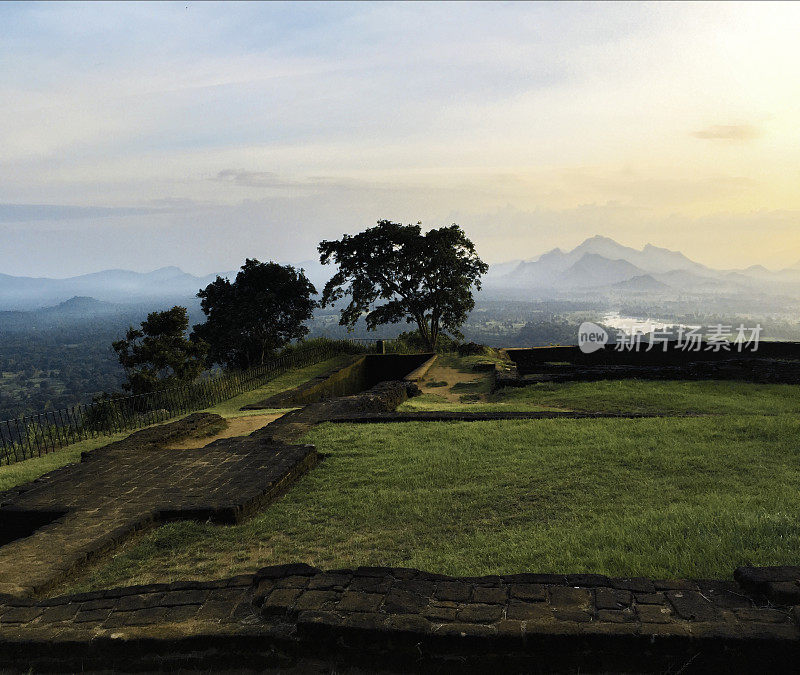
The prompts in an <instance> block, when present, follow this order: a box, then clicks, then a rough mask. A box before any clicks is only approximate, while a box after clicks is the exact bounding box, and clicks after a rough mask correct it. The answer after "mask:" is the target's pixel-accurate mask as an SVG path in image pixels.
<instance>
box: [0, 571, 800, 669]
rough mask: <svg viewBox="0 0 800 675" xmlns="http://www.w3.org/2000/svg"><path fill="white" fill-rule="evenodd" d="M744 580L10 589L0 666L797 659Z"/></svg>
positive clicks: (334, 578) (402, 576)
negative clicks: (59, 591)
mask: <svg viewBox="0 0 800 675" xmlns="http://www.w3.org/2000/svg"><path fill="white" fill-rule="evenodd" d="M745 577H746V578H748V579H750V580H751V581H752V582H753V583H760V584H769V583H782V584H786V583H793V584H794V588H795V589H796V590H800V586H798V584H797V580H798V579H799V578H800V568H755V569H754V568H745V569H743V570H738V571H737V578H745ZM778 578H780V579H784V580H785V579H791V582H787V581H774V580H775V579H778ZM770 579H771V580H773V581H769V580H770ZM746 586H747V584H745V587H743V586H741V585H738V584H737V583H735V582H734V581H730V582H727V581H676V580H666V581H664V580H662V581H658V580H649V579H640V578H637V579H614V578H608V577H604V576H600V575H592V574H573V575H551V574H515V575H505V576H488V577H476V578H454V577H448V576H444V575H437V574H429V573H426V572H421V571H418V570H414V569H406V568H382V567H359V568H357V569H354V570H350V569H343V570H331V571H326V572H323V571H321V570H318V569H315V568H313V567H309V566H308V565H304V564H294V565H279V566H274V567H267V568H264V569H262V570H260V571H259V572H258V573H256V574H254V575H250V576H240V577H234V578H232V579H226V580H221V581H213V582H179V583H173V584H161V585H151V586H137V587H130V588H122V589H112V590H106V591H97V592H93V593H83V594H80V595H72V596H63V597H58V598H51V599H48V600H43V601H39V602H36V601H33V600H27V599H24V598H9V597H6V598H3V597H0V668H3V669H22V670H28V669H29V668H32V669H34V670H35V671H47V670H54V671H65V670H81V671H91V670H164V671H172V670H178V669H184V670H204V671H206V672H207V671H209V670H215V669H226V670H240V669H244V668H250V669H258V670H270V671H275V672H309V671H315V672H332V671H336V672H387V673H388V672H476V673H486V672H683V673H691V672H718V671H723V670H727V671H730V672H736V673H742V672H794V671H795V670H796V665H797V663H798V659H800V630H799V629H798V625H797V620H798V610H800V607H797V606H794V605H792V604H779V603H776V602H775V601H774V598H772V597H771V596H770V595H769V591H770V589H769V587H764V588H765V590H767V594H766V595H765V594H764V593H762V592H760V591H758V590H753V589H752V588H750V589H748V588H747V587H746ZM783 598H784V600H792V602H794V603H800V595H798V594H797V593H795V594H794V595H784V596H783Z"/></svg>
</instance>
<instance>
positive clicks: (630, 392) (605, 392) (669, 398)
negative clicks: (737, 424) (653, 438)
mask: <svg viewBox="0 0 800 675" xmlns="http://www.w3.org/2000/svg"><path fill="white" fill-rule="evenodd" d="M490 400H491V401H492V402H493V403H495V404H496V405H497V406H498V408H500V409H508V410H524V409H527V407H528V406H534V407H540V406H546V407H552V408H561V409H568V410H576V411H582V412H642V413H658V412H663V413H692V412H696V413H706V414H723V415H725V414H730V415H733V414H738V415H751V414H761V415H773V414H779V413H800V387H796V386H793V385H789V384H751V383H747V382H730V381H701V382H685V381H680V382H678V381H670V382H653V381H646V380H613V381H609V380H603V381H600V382H569V383H563V384H553V383H542V384H534V385H530V386H527V387H523V388H519V389H512V388H509V389H503V390H500V391H499V392H497V393H496V394H494V395H493V396H492V397H490Z"/></svg>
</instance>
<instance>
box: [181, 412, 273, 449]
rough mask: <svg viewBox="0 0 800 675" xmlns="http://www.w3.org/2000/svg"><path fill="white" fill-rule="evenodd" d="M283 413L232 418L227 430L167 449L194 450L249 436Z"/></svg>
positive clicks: (186, 440)
mask: <svg viewBox="0 0 800 675" xmlns="http://www.w3.org/2000/svg"><path fill="white" fill-rule="evenodd" d="M282 415H283V413H270V414H268V415H246V416H243V417H231V418H229V419H228V420H227V421H228V427H227V429H223V430H222V431H220V432H219V433H217V434H214V435H213V436H203V437H201V438H187V439H185V440H183V441H178V442H177V443H171V444H170V445H167V446H166V448H167V449H169V450H193V449H195V448H202V447H204V446H206V445H208V444H209V443H211V442H212V441H216V440H218V439H220V438H233V437H234V436H249V435H250V434H251V433H253V432H254V431H255V430H256V429H260V428H261V427H264V426H266V425H267V424H269V423H270V422H274V421H275V420H276V419H278V418H279V417H281V416H282Z"/></svg>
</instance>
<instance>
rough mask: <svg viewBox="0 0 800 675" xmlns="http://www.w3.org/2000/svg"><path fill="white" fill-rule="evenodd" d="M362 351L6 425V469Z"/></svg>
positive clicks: (346, 349) (281, 360) (1, 446)
mask: <svg viewBox="0 0 800 675" xmlns="http://www.w3.org/2000/svg"><path fill="white" fill-rule="evenodd" d="M357 350H359V347H357V346H356V345H354V344H352V343H348V342H347V341H337V342H331V343H330V344H325V345H313V346H310V347H303V346H299V347H295V348H293V349H291V350H290V351H287V352H286V353H284V354H283V355H282V356H280V357H278V358H277V359H274V360H272V361H270V362H269V363H265V364H263V365H260V366H256V367H254V368H250V369H248V370H242V371H234V372H223V373H222V374H220V375H217V376H210V377H206V378H204V379H200V380H197V381H195V382H192V383H190V384H185V385H182V386H178V387H172V388H169V389H162V390H159V391H154V392H150V393H147V394H137V395H131V396H110V397H106V398H99V399H95V401H94V402H93V403H89V404H86V405H75V406H71V407H68V408H60V409H58V410H48V411H46V412H43V413H39V414H36V415H25V416H22V417H18V418H16V419H11V420H6V421H2V422H0V465H2V464H4V463H5V464H13V463H15V462H20V461H22V460H24V459H29V458H31V457H41V456H42V455H44V454H47V453H50V452H54V451H56V450H58V449H60V448H63V447H65V446H67V445H71V444H73V443H77V442H79V441H83V440H86V439H89V438H96V437H98V436H103V435H106V436H110V435H112V434H114V433H117V432H121V431H132V430H134V429H141V428H143V427H146V426H148V425H150V424H156V423H158V422H163V421H165V420H168V419H170V418H173V417H177V416H179V415H184V414H187V413H190V412H193V411H196V410H202V409H203V408H208V407H211V406H214V405H217V404H218V403H221V402H222V401H225V400H228V399H231V398H233V397H234V396H238V395H240V394H243V393H244V392H246V391H250V390H251V389H255V388H257V387H260V386H262V385H263V384H265V383H266V382H268V381H270V380H272V379H274V378H275V377H277V376H278V375H281V374H283V373H285V372H286V371H288V370H291V369H292V368H301V367H304V366H308V365H311V364H314V363H319V362H320V361H325V360H327V359H329V358H332V357H333V356H336V355H339V354H344V353H351V352H353V351H357Z"/></svg>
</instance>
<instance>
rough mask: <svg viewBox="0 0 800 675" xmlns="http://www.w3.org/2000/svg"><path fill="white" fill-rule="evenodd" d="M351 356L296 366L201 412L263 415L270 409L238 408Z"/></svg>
mask: <svg viewBox="0 0 800 675" xmlns="http://www.w3.org/2000/svg"><path fill="white" fill-rule="evenodd" d="M352 358H353V357H352V356H348V355H346V354H342V355H340V356H335V357H334V358H332V359H328V360H327V361H320V362H319V363H315V364H313V365H310V366H306V367H305V368H298V369H297V370H291V371H289V372H287V373H284V374H283V375H279V376H278V377H276V378H275V379H274V380H270V381H269V382H267V383H266V384H265V385H264V386H263V387H259V388H258V389H251V390H250V391H246V392H245V393H244V394H240V395H239V396H236V397H234V398H231V399H228V400H227V401H223V402H222V403H220V404H218V405H215V406H214V407H212V408H206V409H205V410H203V412H211V413H216V414H217V415H222V416H223V417H241V416H243V415H263V414H265V413H268V412H270V410H239V408H241V407H242V406H243V405H250V404H251V403H258V402H259V401H263V400H264V399H265V398H269V397H270V396H274V395H275V394H277V393H279V392H282V391H286V390H287V389H294V388H295V387H297V386H299V385H301V384H303V383H304V382H306V381H307V380H310V379H311V378H312V377H317V376H319V375H322V374H323V373H324V372H325V371H327V370H331V369H332V368H337V367H339V366H343V365H345V364H346V363H348V362H349V361H350V360H351V359H352Z"/></svg>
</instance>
